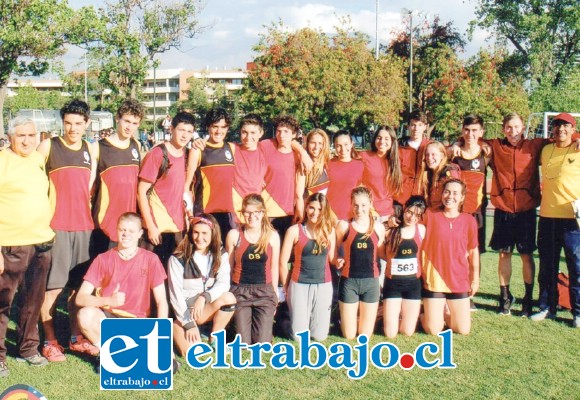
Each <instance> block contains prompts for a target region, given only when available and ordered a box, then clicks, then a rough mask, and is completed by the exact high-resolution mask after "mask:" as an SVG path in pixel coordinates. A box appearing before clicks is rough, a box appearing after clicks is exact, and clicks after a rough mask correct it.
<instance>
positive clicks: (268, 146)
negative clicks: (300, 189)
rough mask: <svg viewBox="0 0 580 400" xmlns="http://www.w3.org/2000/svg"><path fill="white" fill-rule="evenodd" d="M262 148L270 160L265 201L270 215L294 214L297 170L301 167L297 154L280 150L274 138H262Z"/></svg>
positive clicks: (283, 215)
mask: <svg viewBox="0 0 580 400" xmlns="http://www.w3.org/2000/svg"><path fill="white" fill-rule="evenodd" d="M260 149H261V150H262V152H263V154H264V157H265V159H266V161H267V162H268V168H267V169H266V177H265V179H264V181H265V183H266V187H265V191H264V201H265V202H266V209H267V210H268V217H285V216H287V215H294V197H295V193H296V171H297V170H298V168H299V166H298V162H299V161H298V159H297V157H296V155H295V154H294V152H293V151H291V152H290V153H281V152H279V151H278V149H277V147H276V142H275V141H274V139H268V140H262V141H261V142H260Z"/></svg>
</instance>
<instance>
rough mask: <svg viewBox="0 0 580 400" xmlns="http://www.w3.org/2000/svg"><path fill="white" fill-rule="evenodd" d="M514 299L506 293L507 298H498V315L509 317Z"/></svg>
mask: <svg viewBox="0 0 580 400" xmlns="http://www.w3.org/2000/svg"><path fill="white" fill-rule="evenodd" d="M515 300H516V299H515V297H514V296H513V295H512V294H511V293H508V298H507V299H504V298H500V299H499V311H498V313H499V314H500V315H511V313H512V312H511V309H512V307H513V305H514V303H515Z"/></svg>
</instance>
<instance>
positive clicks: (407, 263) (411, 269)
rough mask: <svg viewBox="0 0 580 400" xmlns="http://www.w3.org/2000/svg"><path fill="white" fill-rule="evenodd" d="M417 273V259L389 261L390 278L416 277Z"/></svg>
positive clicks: (394, 259)
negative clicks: (394, 276)
mask: <svg viewBox="0 0 580 400" xmlns="http://www.w3.org/2000/svg"><path fill="white" fill-rule="evenodd" d="M417 271H419V262H418V260H417V257H415V258H392V259H391V276H393V275H416V274H417Z"/></svg>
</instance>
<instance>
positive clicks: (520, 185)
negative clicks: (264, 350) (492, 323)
mask: <svg viewBox="0 0 580 400" xmlns="http://www.w3.org/2000/svg"><path fill="white" fill-rule="evenodd" d="M89 115H90V110H89V107H88V105H87V104H86V103H84V102H83V101H81V100H72V101H71V102H69V103H67V104H66V105H65V106H64V107H63V108H62V110H61V116H62V118H63V125H64V135H63V136H62V137H55V138H51V139H46V140H44V141H42V142H41V143H40V145H39V146H38V149H37V151H34V148H33V149H32V150H31V146H32V145H33V137H32V133H31V132H35V126H34V123H33V121H31V120H28V119H25V118H16V119H15V120H13V121H11V124H10V128H9V131H8V135H9V140H10V143H11V147H10V148H9V149H7V150H5V151H3V152H2V153H0V171H2V172H3V173H4V174H5V175H4V176H0V246H2V257H1V258H0V261H1V262H0V293H2V295H1V296H0V329H4V332H0V336H1V337H2V339H0V376H6V375H7V374H8V372H7V371H8V367H7V365H6V347H5V343H4V337H5V330H6V327H7V322H8V317H9V312H10V306H11V303H12V300H13V298H14V293H15V290H16V288H17V287H19V288H20V289H19V290H20V291H22V292H23V298H24V300H21V301H22V302H23V304H24V307H29V308H30V309H31V311H30V312H29V313H28V314H27V317H26V318H27V320H26V321H23V317H22V315H20V316H19V318H18V319H17V323H18V326H19V330H18V334H19V350H20V355H21V356H22V358H23V359H24V360H25V361H27V362H28V363H29V364H31V365H45V364H46V363H47V362H48V361H54V362H58V361H64V360H65V359H66V357H65V355H64V349H63V347H62V346H61V345H60V344H59V343H58V341H57V337H56V330H55V327H54V323H53V317H54V313H55V305H56V300H57V298H58V296H59V295H60V294H61V293H62V292H63V289H64V288H65V287H68V288H70V293H71V295H70V297H69V301H68V303H69V306H70V307H69V308H70V310H69V311H70V313H69V315H70V331H71V341H70V343H69V348H70V350H72V351H77V352H84V353H88V354H91V355H93V356H96V355H98V354H99V342H100V332H99V329H100V320H101V319H103V318H119V317H146V316H152V315H155V316H158V317H167V316H169V315H171V316H173V318H174V322H173V324H174V342H175V347H176V350H177V352H178V353H179V354H181V355H185V353H186V352H187V349H188V348H189V346H190V344H191V343H195V342H198V341H200V340H202V332H201V331H200V326H201V325H203V324H206V323H207V322H210V321H211V322H212V327H211V331H212V332H214V331H218V330H221V329H224V328H226V327H227V326H228V324H229V322H230V320H231V319H232V318H233V319H234V322H235V331H236V332H237V333H239V334H240V335H241V337H242V340H243V341H244V342H245V343H248V344H251V343H257V342H268V341H271V340H272V337H273V334H272V332H273V331H272V325H273V321H274V316H275V313H276V309H277V306H278V303H279V301H281V300H286V301H287V304H288V308H289V313H290V325H291V333H292V334H293V335H296V334H297V333H299V332H301V331H303V330H305V329H309V330H310V333H311V336H312V337H313V338H314V339H316V340H324V339H325V338H326V337H327V335H328V333H329V329H330V325H331V310H332V309H333V305H334V304H336V303H338V308H339V313H340V315H339V323H340V328H341V331H342V333H343V335H344V337H345V338H347V339H353V338H355V337H356V335H357V334H366V335H368V336H370V335H372V334H373V332H374V328H375V323H376V319H377V311H378V309H379V307H378V305H379V302H380V301H381V299H382V301H383V311H382V314H383V325H384V333H385V335H386V336H387V337H394V336H396V335H397V333H399V332H401V333H403V334H406V335H411V334H413V333H414V332H415V329H416V327H417V323H418V321H419V320H420V323H421V325H422V327H423V330H424V331H425V332H427V333H429V334H436V333H439V332H441V331H442V330H443V329H444V327H445V326H446V325H447V326H448V327H449V328H451V329H452V330H453V331H454V332H457V333H460V334H468V333H469V331H470V329H471V315H470V312H471V311H473V310H474V309H475V305H474V304H473V302H472V300H471V298H472V297H473V295H475V294H476V293H477V291H478V288H479V276H480V254H481V253H482V252H484V251H485V242H484V240H485V210H486V206H487V204H486V198H487V193H486V191H485V187H486V171H487V168H488V166H490V167H491V168H492V170H493V179H492V189H491V193H490V198H491V202H492V204H493V205H494V206H495V209H496V210H495V217H494V232H493V235H492V239H491V243H490V246H491V247H492V248H493V249H494V250H497V251H499V254H500V257H499V265H498V273H499V282H500V296H499V308H498V310H499V313H500V314H510V313H511V309H512V307H513V305H514V303H515V298H514V296H513V295H512V294H511V292H510V290H509V283H510V277H511V256H512V252H513V251H514V249H517V250H518V252H519V253H520V255H521V258H522V262H523V278H524V283H525V295H524V298H523V301H522V308H521V313H522V315H524V316H526V317H531V319H533V320H543V319H546V318H554V317H555V313H556V305H557V294H556V283H555V279H556V275H557V272H558V262H559V256H560V251H561V249H562V248H564V250H565V254H566V260H567V264H568V269H569V274H570V297H571V303H572V313H573V326H575V327H578V326H579V325H580V281H579V279H580V278H579V274H580V255H579V253H580V239H579V237H580V228H579V227H578V224H577V221H576V218H575V212H574V207H573V203H574V201H575V200H579V199H580V189H579V185H575V184H574V182H577V179H578V178H580V152H579V151H578V150H577V147H578V146H577V144H576V143H575V142H574V140H575V139H576V137H573V135H574V133H575V127H576V121H575V120H574V118H573V117H571V116H570V115H569V114H564V113H563V114H560V115H558V116H557V117H556V118H555V119H554V121H553V126H554V128H553V134H554V137H553V138H552V139H550V140H548V139H527V138H525V137H524V136H523V122H522V118H521V117H520V116H519V115H517V114H508V115H507V116H506V117H505V118H504V121H503V131H504V133H505V138H502V139H493V140H483V134H484V122H483V119H482V118H481V117H480V116H478V115H467V116H466V117H465V118H464V120H463V124H462V135H461V138H460V139H459V140H458V142H457V143H455V144H454V145H453V146H451V147H450V148H445V147H444V146H443V145H442V144H441V143H439V142H436V141H430V140H429V138H428V136H427V130H428V124H427V120H426V117H425V115H424V114H423V113H420V112H415V113H413V114H412V115H411V116H410V119H409V136H408V137H405V138H402V139H401V140H400V141H398V140H397V136H396V132H395V130H394V129H393V128H392V127H389V126H379V127H378V128H377V129H376V131H375V132H374V134H373V137H372V139H371V142H370V149H369V150H364V151H357V150H355V149H354V142H353V138H352V136H351V134H350V133H349V132H348V131H346V130H340V131H338V132H336V133H335V134H334V135H333V136H332V143H333V145H334V152H335V155H334V157H331V145H330V144H331V139H330V138H329V136H328V135H327V133H326V132H325V131H323V130H321V129H314V130H313V131H311V132H309V133H308V134H307V135H306V140H305V144H304V146H302V145H300V144H299V143H298V142H297V141H296V140H294V139H295V138H296V135H297V134H298V132H299V131H300V126H299V124H298V122H297V121H296V119H295V118H293V117H290V116H280V117H278V118H275V119H274V120H273V121H272V124H273V127H274V132H275V135H274V138H272V139H264V140H261V139H262V136H263V135H264V123H263V121H262V119H261V118H260V117H259V116H258V115H255V114H248V115H246V116H244V117H243V118H242V120H241V123H240V126H239V132H240V139H241V143H239V144H238V143H230V142H226V138H227V135H228V131H229V128H230V124H231V119H230V116H229V115H228V114H227V112H226V111H225V110H223V109H220V108H215V109H212V110H210V111H209V112H208V113H207V115H206V116H205V119H204V121H203V124H204V127H205V128H206V129H207V133H208V136H207V139H206V140H202V139H196V140H194V141H193V142H192V138H193V135H194V132H195V128H196V121H195V118H194V116H193V115H192V114H190V113H188V112H179V113H177V114H176V115H175V116H174V117H173V118H172V120H171V126H170V127H169V132H170V134H171V135H170V140H169V141H166V142H164V143H162V144H160V145H157V146H155V147H153V148H152V149H151V150H150V151H149V152H148V153H147V154H146V155H145V157H144V158H143V160H141V153H140V151H139V150H140V149H139V145H138V143H137V141H136V140H135V134H136V132H137V130H138V127H139V124H140V122H141V120H142V119H143V117H144V112H143V107H142V105H141V104H140V103H138V102H137V101H135V100H126V101H124V102H123V103H122V105H121V106H120V108H119V110H118V112H117V115H116V120H117V130H116V132H115V133H114V134H112V135H111V136H109V137H107V138H104V139H102V140H100V141H98V142H95V143H93V144H89V143H87V142H86V141H84V140H83V139H82V137H83V134H84V133H85V130H86V129H87V127H88V124H89V122H90V121H89ZM35 138H36V136H34V140H35ZM38 160H41V161H40V164H41V165H38V164H39V161H38ZM16 161H17V162H21V163H24V162H26V163H27V165H26V168H25V169H22V170H18V171H16V170H14V169H13V165H16V164H15V162H16ZM540 164H541V166H542V177H543V178H542V179H543V196H542V195H541V192H540V175H539V169H538V166H539V165H540ZM38 166H41V171H42V174H44V176H45V179H46V185H45V184H43V185H40V186H38V185H37V187H38V189H37V190H36V192H34V193H28V194H25V193H24V192H25V190H24V191H22V193H23V194H22V198H20V197H18V196H13V195H12V194H13V193H10V195H8V191H13V190H15V189H14V188H16V187H19V186H22V185H26V184H29V182H28V181H27V180H26V179H24V178H23V176H21V175H22V174H23V173H24V172H26V173H27V174H29V175H34V176H35V178H34V179H38V181H40V180H42V178H41V177H40V176H38V172H37V171H36V170H34V168H37V167H38ZM33 170H34V172H30V171H33ZM29 172H30V173H29ZM27 176H28V175H27ZM21 181H22V182H21ZM11 185H12V186H11ZM45 188H46V189H48V190H47V191H48V195H47V194H46V193H43V190H44V189H45ZM44 191H45V192H46V190H44ZM17 192H18V190H17ZM18 193H20V192H18ZM27 196H28V197H31V196H34V201H35V202H36V203H42V204H44V202H46V207H40V210H42V213H43V215H40V212H39V211H35V212H34V213H32V214H31V215H27V213H26V212H24V211H23V212H20V211H22V207H23V205H30V204H31V203H30V202H31V201H32V200H31V199H29V198H28V197H27ZM4 200H5V201H4ZM579 202H580V201H579ZM540 203H541V208H540V229H539V235H538V242H539V244H540V275H539V283H540V301H539V306H540V310H539V312H538V313H536V314H533V313H532V303H533V302H532V292H533V285H534V275H535V273H534V270H535V266H534V259H533V256H532V253H533V251H534V250H535V249H536V240H535V236H536V207H537V206H538V205H540ZM8 206H10V207H13V208H16V209H18V211H19V212H16V213H13V214H12V215H11V216H8V215H7V214H6V215H5V214H4V212H5V211H9V210H8ZM47 213H48V214H49V217H48V218H47V215H45V214H47ZM14 218H17V219H18V220H14ZM31 218H32V219H31ZM22 219H24V221H23V220H22ZM2 231H3V232H2ZM40 245H43V246H44V247H43V246H40ZM31 246H32V247H31ZM28 248H30V249H28ZM26 249H28V250H26ZM25 250H26V251H25ZM41 250H42V251H41ZM19 251H21V253H22V254H20V253H19ZM41 254H42V257H43V260H44V261H43V264H42V265H44V267H43V268H38V265H37V264H38V261H37V260H36V259H37V258H38V257H39V256H40V255H41ZM35 260H36V261H35ZM32 269H35V271H34V273H35V274H36V275H39V274H40V275H44V277H43V279H40V282H45V284H38V281H39V280H38V279H39V278H38V277H33V276H32ZM29 275H30V276H29ZM32 281H34V282H35V284H34V285H32V286H34V289H33V290H32V289H30V290H32V292H31V293H28V292H27V290H28V289H27V288H28V286H30V285H31V282H32ZM27 285H28V286H27ZM6 288H8V290H7V291H6V290H4V289H6ZM152 300H153V301H152ZM421 304H422V305H423V307H422V308H421ZM21 310H22V309H21ZM35 316H36V320H38V317H39V316H40V321H41V323H42V326H43V330H44V338H45V340H44V344H43V346H42V350H41V354H42V355H41V354H38V351H37V350H36V351H35V350H34V344H35V343H36V347H37V348H38V344H39V342H38V331H37V330H36V331H35V329H34V328H33V327H32V324H31V321H34V318H35ZM21 325H26V326H28V328H27V329H24V330H22V329H20V328H21ZM209 341H210V344H212V345H213V342H212V337H211V336H210V337H209ZM47 360H48V361H47ZM3 371H5V372H3Z"/></svg>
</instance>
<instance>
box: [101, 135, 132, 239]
mask: <svg viewBox="0 0 580 400" xmlns="http://www.w3.org/2000/svg"><path fill="white" fill-rule="evenodd" d="M140 162H141V156H140V154H139V144H138V143H137V142H136V141H135V140H133V139H131V142H130V144H129V147H127V148H126V149H120V148H118V147H117V146H115V145H113V144H112V143H111V142H109V141H108V140H107V139H103V140H100V141H99V162H98V164H97V192H96V194H95V199H96V202H95V204H94V205H93V219H94V222H95V227H96V228H100V229H102V230H103V232H104V233H105V234H106V235H107V236H108V237H109V239H111V240H112V241H113V242H117V241H118V237H117V221H118V220H119V217H120V216H121V214H123V213H126V212H135V211H136V210H137V181H138V176H139V164H140Z"/></svg>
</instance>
